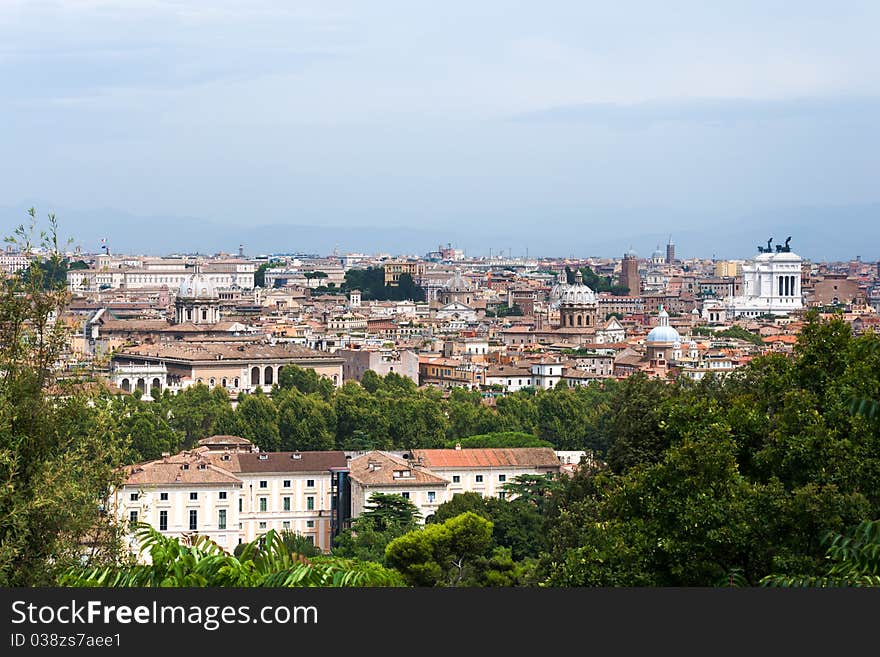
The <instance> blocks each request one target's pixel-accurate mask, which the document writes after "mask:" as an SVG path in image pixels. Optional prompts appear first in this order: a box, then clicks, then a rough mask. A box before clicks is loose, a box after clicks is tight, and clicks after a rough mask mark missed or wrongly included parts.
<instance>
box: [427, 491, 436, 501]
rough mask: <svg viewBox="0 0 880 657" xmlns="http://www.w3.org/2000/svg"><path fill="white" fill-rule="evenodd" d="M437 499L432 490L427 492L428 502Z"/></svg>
mask: <svg viewBox="0 0 880 657" xmlns="http://www.w3.org/2000/svg"><path fill="white" fill-rule="evenodd" d="M436 498H437V493H435V492H434V491H432V490H429V491H428V502H433V501H434V500H435V499H436Z"/></svg>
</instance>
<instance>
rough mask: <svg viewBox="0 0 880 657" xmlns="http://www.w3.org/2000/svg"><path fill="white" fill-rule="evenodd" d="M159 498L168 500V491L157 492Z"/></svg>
mask: <svg viewBox="0 0 880 657" xmlns="http://www.w3.org/2000/svg"><path fill="white" fill-rule="evenodd" d="M159 499H160V500H161V501H162V502H167V501H168V493H159Z"/></svg>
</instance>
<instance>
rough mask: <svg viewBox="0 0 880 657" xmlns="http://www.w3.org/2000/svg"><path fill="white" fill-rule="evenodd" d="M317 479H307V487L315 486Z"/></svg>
mask: <svg viewBox="0 0 880 657" xmlns="http://www.w3.org/2000/svg"><path fill="white" fill-rule="evenodd" d="M314 487H315V480H314V479H306V488H314Z"/></svg>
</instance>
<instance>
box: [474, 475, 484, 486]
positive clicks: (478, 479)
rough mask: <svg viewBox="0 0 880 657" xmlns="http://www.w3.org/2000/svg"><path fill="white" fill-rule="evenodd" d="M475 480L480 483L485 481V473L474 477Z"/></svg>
mask: <svg viewBox="0 0 880 657" xmlns="http://www.w3.org/2000/svg"><path fill="white" fill-rule="evenodd" d="M474 481H476V482H477V483H478V484H482V483H483V475H477V476H476V477H474Z"/></svg>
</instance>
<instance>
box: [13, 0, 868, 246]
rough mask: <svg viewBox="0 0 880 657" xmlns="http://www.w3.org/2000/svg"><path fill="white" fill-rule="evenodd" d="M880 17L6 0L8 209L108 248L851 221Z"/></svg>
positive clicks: (673, 9)
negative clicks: (294, 237) (136, 241)
mask: <svg viewBox="0 0 880 657" xmlns="http://www.w3.org/2000/svg"><path fill="white" fill-rule="evenodd" d="M206 7H210V8H206ZM878 25H880V2H877V1H876V0H867V1H865V2H847V1H845V0H843V1H841V2H827V1H822V2H813V1H809V0H799V1H798V2H791V0H786V1H784V2H774V1H772V0H762V1H760V2H747V1H743V0H738V1H736V2H733V1H731V2H706V1H705V0H700V1H694V2H686V1H678V2H677V1H674V0H673V1H668V2H657V1H644V2H626V1H622V0H615V1H614V2H607V1H603V2H589V1H587V0H572V1H570V2H552V1H548V0H544V1H542V2H535V1H534V0H532V1H529V2H498V1H493V0H479V1H477V2H474V1H473V0H469V1H467V2H458V1H454V0H444V1H443V2H436V1H434V2H419V1H417V0H406V1H401V2H386V1H383V0H370V1H364V0H361V1H358V2H332V1H330V0H323V1H321V2H309V1H306V0H297V1H295V2H294V1H269V0H248V1H247V2H242V1H241V0H235V1H227V0H212V1H210V2H208V1H204V0H202V1H197V0H192V1H188V0H116V1H113V2H110V1H102V0H54V1H53V0H43V1H41V0H0V81H2V84H0V126H2V127H0V153H2V156H0V206H4V207H7V208H24V207H27V206H29V205H31V204H37V205H38V209H39V210H49V209H59V210H63V209H67V210H69V211H71V212H73V211H80V212H82V211H91V210H93V209H94V210H96V209H102V210H101V212H104V213H106V212H115V211H119V212H120V213H121V212H124V213H127V214H126V215H122V214H120V217H123V216H126V217H127V218H124V219H120V222H119V227H118V231H119V232H118V234H117V235H116V236H115V237H116V239H117V241H120V240H121V241H124V239H125V237H126V234H127V231H129V230H132V231H133V230H136V229H137V228H138V227H137V224H138V222H137V221H136V220H133V219H132V218H131V217H130V216H129V215H142V216H164V217H169V216H171V217H176V216H180V217H194V218H200V219H204V220H207V221H209V222H217V223H219V224H235V223H239V225H240V226H245V227H247V226H253V225H258V224H298V225H310V226H316V225H332V226H350V227H367V226H379V227H395V226H419V227H423V228H425V229H430V230H433V231H439V232H443V231H446V232H448V233H449V235H450V239H451V240H452V241H456V242H458V243H461V244H468V240H471V243H470V248H471V250H472V251H477V250H478V247H477V246H475V245H474V244H473V241H474V240H476V238H475V236H474V235H473V234H471V231H477V232H479V231H493V230H500V231H505V230H510V231H512V232H513V233H517V234H519V235H522V234H523V233H524V231H526V230H527V229H529V228H530V227H536V228H537V229H538V230H539V231H540V233H541V239H543V240H544V241H543V242H541V241H540V240H536V244H539V243H540V244H543V245H545V246H544V248H545V249H547V248H552V246H553V245H554V244H558V247H559V249H558V250H559V252H568V251H569V250H570V248H571V237H570V236H571V233H572V231H577V234H578V235H579V236H580V238H581V239H582V240H583V241H582V242H580V243H583V244H589V239H588V238H587V237H585V236H590V235H595V236H596V239H597V240H600V241H602V242H609V241H611V242H613V239H614V238H615V231H619V232H620V234H621V236H620V241H621V246H620V249H619V250H620V251H622V250H623V248H625V247H626V246H628V242H632V241H633V240H635V241H636V242H637V244H636V247H637V248H641V249H642V250H644V249H645V248H646V246H645V245H644V244H639V243H638V240H639V236H641V235H646V236H648V235H650V236H651V237H650V239H653V235H655V234H657V233H665V232H673V233H675V232H679V233H681V232H685V231H687V230H692V229H695V227H698V226H703V227H705V225H706V223H707V222H708V223H712V222H717V223H723V222H725V221H726V222H730V221H734V222H735V221H737V217H740V216H742V217H746V216H748V217H755V216H772V215H773V213H774V212H776V211H777V210H779V209H787V210H786V211H788V212H789V213H790V209H791V208H802V207H804V208H817V207H818V208H835V207H846V208H851V207H855V206H858V207H859V208H861V209H860V210H858V211H850V212H849V214H847V215H846V216H848V217H851V219H849V220H848V221H849V224H848V225H844V226H838V228H839V229H851V232H855V231H857V230H859V229H860V228H862V227H865V226H868V225H869V224H872V225H873V224H876V223H877V222H878V220H880V216H877V215H876V212H874V211H875V210H877V208H878V207H880V206H877V205H874V206H873V209H871V206H872V204H878V202H880V184H878V173H880V128H878V117H880V39H878V37H877V26H878ZM865 206H868V209H865ZM108 209H109V210H108ZM824 211H828V212H831V214H832V215H833V214H834V213H833V211H830V210H824ZM62 217H63V213H62ZM829 220H831V221H833V220H834V219H833V216H830V217H829ZM862 222H864V223H863V224H862ZM554 228H555V229H556V230H553V229H554ZM218 230H221V231H222V230H226V229H219V228H218ZM846 232H847V231H846V230H841V231H840V233H841V234H843V233H846ZM769 234H772V231H771V233H769ZM769 234H768V235H763V234H760V235H756V237H755V239H754V240H752V239H749V242H755V243H757V242H760V241H762V240H765V239H766V237H767V236H769ZM783 237H784V236H783ZM647 239H649V238H648V237H645V240H647ZM841 239H843V238H841ZM553 240H556V241H555V242H554V241H553ZM234 241H235V244H237V242H238V237H235V238H234ZM501 241H502V242H503V240H501ZM520 242H522V239H520V241H518V242H516V244H515V246H517V247H518V246H519V245H520ZM624 242H627V243H624ZM580 243H579V244H580ZM856 243H858V242H856ZM182 246H190V245H182ZM346 246H347V247H348V248H356V247H357V245H355V244H350V245H346ZM394 246H395V245H393V244H391V245H389V250H392V251H393V250H395V249H394ZM433 246H434V245H433V244H426V245H425V248H424V250H427V249H428V248H431V247H433ZM650 246H651V247H653V243H651V245H650ZM585 248H586V247H585ZM695 248H696V247H695ZM707 248H708V245H707ZM515 250H519V249H518V248H517V249H515ZM876 250H878V251H880V248H878V249H876ZM706 255H711V253H707V254H706ZM742 255H744V256H745V255H749V254H742ZM865 256H866V257H870V258H871V259H873V258H874V257H876V256H875V254H871V253H866V254H865Z"/></svg>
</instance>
